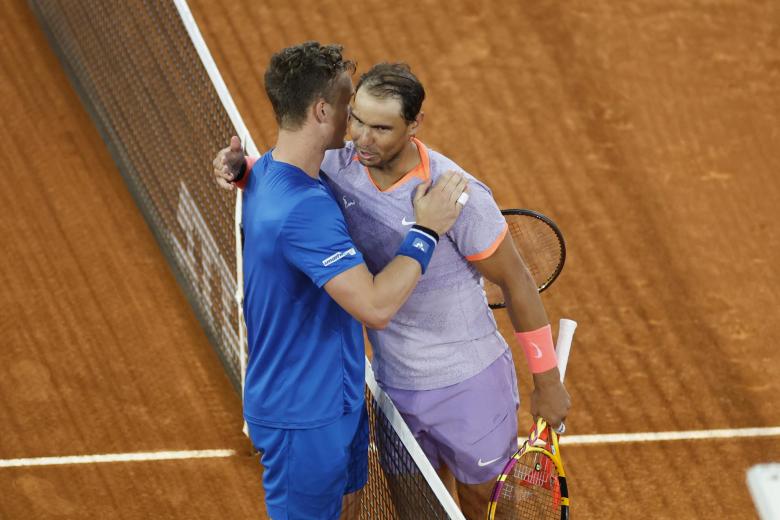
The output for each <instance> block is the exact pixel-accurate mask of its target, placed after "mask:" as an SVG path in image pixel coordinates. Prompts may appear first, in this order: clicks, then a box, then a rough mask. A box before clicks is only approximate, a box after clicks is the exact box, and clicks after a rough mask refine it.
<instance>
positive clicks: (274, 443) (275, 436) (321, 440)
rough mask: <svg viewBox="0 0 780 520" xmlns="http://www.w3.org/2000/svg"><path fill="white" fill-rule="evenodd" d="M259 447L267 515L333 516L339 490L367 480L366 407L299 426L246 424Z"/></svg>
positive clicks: (278, 518) (279, 519) (289, 518)
mask: <svg viewBox="0 0 780 520" xmlns="http://www.w3.org/2000/svg"><path fill="white" fill-rule="evenodd" d="M249 437H250V438H251V439H252V444H254V446H255V448H257V449H258V450H259V451H260V452H261V453H262V455H261V459H260V461H261V463H262V464H263V468H264V471H263V489H265V504H266V508H267V509H268V516H269V517H271V518H272V519H273V520H293V519H304V518H306V519H311V518H322V519H331V518H333V519H337V518H338V517H339V514H340V513H341V501H342V498H343V497H344V495H347V494H349V493H353V492H355V491H358V490H359V489H361V488H362V487H363V486H365V484H366V481H367V480H368V418H367V415H366V407H365V406H361V407H360V409H358V410H356V411H354V412H352V413H350V414H347V415H343V416H341V418H339V419H338V420H336V421H334V422H332V423H330V424H327V425H325V426H320V427H318V428H311V429H305V430H286V429H279V428H266V427H264V426H259V425H256V424H249Z"/></svg>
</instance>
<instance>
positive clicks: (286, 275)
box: [243, 151, 365, 429]
mask: <svg viewBox="0 0 780 520" xmlns="http://www.w3.org/2000/svg"><path fill="white" fill-rule="evenodd" d="M243 197H244V198H243V228H244V236H245V242H244V243H245V246H244V291H245V295H244V317H245V319H246V325H247V335H248V338H247V339H248V343H249V360H248V364H247V371H246V381H245V385H244V417H245V418H246V420H247V422H249V423H252V424H257V425H260V426H265V427H272V428H291V429H295V428H316V427H318V426H322V425H325V424H328V423H330V422H333V421H335V420H336V419H338V418H339V417H341V416H342V415H344V414H346V413H350V412H353V411H355V410H357V408H358V407H360V406H363V403H364V393H363V392H364V377H365V361H364V343H363V330H362V326H361V325H360V323H359V322H358V321H357V320H355V319H354V318H353V317H352V316H350V315H349V314H348V313H347V312H346V311H345V310H344V309H342V308H341V307H340V306H339V305H338V304H337V303H336V302H335V301H334V300H333V299H332V298H331V297H330V295H328V293H327V292H326V291H325V290H324V289H323V288H322V286H323V285H325V284H326V283H327V282H328V280H330V279H331V278H333V277H334V276H336V275H337V274H339V273H342V272H344V271H346V270H347V269H350V268H352V267H355V266H357V265H360V264H361V263H363V256H362V255H361V254H360V252H359V251H358V250H357V248H356V247H355V244H353V243H352V239H351V238H350V236H349V234H348V233H347V224H346V222H345V220H344V216H343V215H342V213H341V210H340V209H339V206H338V204H337V203H336V200H335V199H334V197H333V194H332V193H331V192H330V189H329V188H328V187H327V186H326V185H325V184H324V183H322V182H320V181H319V180H317V179H313V178H311V177H309V176H308V175H307V174H306V173H305V172H304V171H303V170H301V169H300V168H297V167H295V166H292V165H290V164H287V163H283V162H279V161H275V160H274V159H273V157H272V156H271V152H270V151H269V152H267V153H266V154H265V155H263V156H262V157H261V158H260V159H259V160H258V161H257V163H255V165H254V167H253V169H252V172H251V176H250V178H249V181H248V183H247V186H246V188H245V189H244V195H243Z"/></svg>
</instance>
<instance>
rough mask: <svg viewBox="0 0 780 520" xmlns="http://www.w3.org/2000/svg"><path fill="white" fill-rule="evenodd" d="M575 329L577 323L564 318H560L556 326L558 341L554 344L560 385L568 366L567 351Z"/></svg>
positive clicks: (569, 348)
mask: <svg viewBox="0 0 780 520" xmlns="http://www.w3.org/2000/svg"><path fill="white" fill-rule="evenodd" d="M576 328H577V322H576V321H574V320H569V319H566V318H561V321H560V323H559V325H558V341H557V342H556V344H555V353H556V354H557V356H558V371H559V372H560V373H561V383H563V377H564V376H565V375H566V365H568V364H569V351H570V350H571V342H572V339H573V338H574V329H576Z"/></svg>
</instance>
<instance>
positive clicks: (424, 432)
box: [385, 349, 520, 484]
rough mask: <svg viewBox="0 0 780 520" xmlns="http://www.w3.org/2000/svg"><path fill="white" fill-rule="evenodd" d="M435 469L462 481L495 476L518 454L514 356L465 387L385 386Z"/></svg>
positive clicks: (508, 355)
mask: <svg viewBox="0 0 780 520" xmlns="http://www.w3.org/2000/svg"><path fill="white" fill-rule="evenodd" d="M385 391H386V392H387V394H388V395H389V396H390V398H391V399H392V400H393V403H395V405H396V407H397V408H398V411H399V412H401V415H402V416H403V418H404V419H405V420H406V423H407V424H408V425H409V429H410V430H411V431H412V434H413V435H414V437H415V438H416V439H417V442H419V443H420V447H421V448H422V450H423V452H425V455H426V456H427V457H428V460H430V461H431V465H432V466H433V467H434V468H436V469H438V468H439V467H440V466H441V464H442V463H444V464H446V465H447V467H448V468H449V469H450V470H451V471H452V473H453V474H454V475H455V479H456V480H457V481H458V482H462V483H464V484H481V483H483V482H488V481H490V480H493V479H495V478H496V476H497V475H498V474H499V473H501V470H502V469H503V468H504V465H505V464H506V463H507V461H508V460H509V458H510V457H511V456H512V454H513V453H514V452H515V451H516V450H517V409H518V407H519V405H520V398H519V395H518V392H517V378H516V375H515V365H514V362H513V361H512V353H511V352H510V351H509V349H507V350H506V351H505V352H504V353H503V354H502V355H501V356H499V357H498V359H496V360H495V361H494V362H493V363H492V364H491V365H490V366H488V367H487V368H486V369H484V370H483V371H482V372H479V373H478V374H476V375H475V376H472V377H470V378H469V379H466V380H465V381H461V382H460V383H457V384H454V385H452V386H448V387H445V388H437V389H435V390H399V389H396V388H385Z"/></svg>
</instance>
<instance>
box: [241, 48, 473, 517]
mask: <svg viewBox="0 0 780 520" xmlns="http://www.w3.org/2000/svg"><path fill="white" fill-rule="evenodd" d="M354 71H355V65H354V63H353V62H351V61H349V60H346V59H344V58H343V57H342V54H341V47H340V46H337V45H320V44H319V43H317V42H307V43H304V44H301V45H296V46H293V47H289V48H286V49H283V50H282V51H280V52H278V53H277V54H275V55H274V56H273V57H272V58H271V62H270V65H269V67H268V69H267V70H266V73H265V88H266V92H267V94H268V97H269V98H270V100H271V104H272V105H273V108H274V112H275V115H276V119H277V122H278V124H279V134H278V138H277V141H276V146H275V147H274V148H272V149H271V150H270V151H269V152H267V153H266V154H265V155H263V157H262V158H261V159H260V160H258V161H257V163H256V164H255V165H254V167H253V169H252V174H251V175H250V176H248V179H247V184H246V186H245V191H244V201H243V202H244V205H243V208H244V214H243V227H244V233H245V237H246V241H245V243H246V247H245V250H244V273H245V299H244V316H245V318H246V324H247V332H248V342H249V360H248V366H247V373H246V383H245V388H244V416H245V418H246V421H247V423H248V425H249V433H250V437H251V439H252V442H253V443H254V445H255V447H256V448H257V449H258V450H260V451H261V452H262V464H263V466H264V468H265V470H264V474H263V487H264V489H265V500H266V506H267V509H268V514H269V515H270V516H271V518H273V519H274V520H285V519H303V518H307V519H310V518H318V519H319V518H322V519H331V518H334V519H335V518H338V517H339V514H340V512H341V510H342V501H343V498H344V497H347V495H350V494H351V493H353V492H355V491H357V490H359V489H361V488H362V487H363V486H364V485H365V482H366V479H367V449H368V423H367V418H366V411H365V403H364V357H363V356H364V344H363V333H362V327H361V324H360V322H362V323H365V324H366V325H367V326H368V327H371V328H374V329H377V328H383V327H384V326H385V325H386V324H387V323H388V322H389V320H390V318H391V317H392V316H393V315H394V314H395V312H396V311H397V310H398V309H399V308H400V307H401V305H402V304H403V303H404V302H405V301H406V299H407V297H408V296H409V295H410V294H411V292H412V290H413V289H414V286H415V284H416V283H417V280H418V279H419V277H420V275H421V274H422V273H424V272H425V269H426V267H427V265H428V262H429V261H430V259H431V256H432V254H433V251H434V249H435V248H436V244H437V241H438V237H439V235H441V234H443V233H445V232H446V231H447V230H448V229H449V228H450V227H451V226H452V224H453V223H454V222H455V220H456V218H457V217H458V215H459V213H460V210H461V208H462V203H465V197H461V194H462V193H463V192H464V190H465V189H466V182H467V181H466V179H465V178H464V177H463V176H462V175H460V174H458V173H456V172H448V173H447V174H445V175H444V176H442V178H441V179H439V180H438V181H437V183H436V184H435V185H433V186H431V184H430V182H428V183H424V184H422V185H421V186H420V188H418V189H417V191H416V192H415V193H414V209H415V221H416V222H417V224H416V225H414V226H413V227H412V228H411V229H410V230H409V232H408V234H407V236H406V238H405V240H404V241H403V243H402V244H401V246H400V248H399V249H398V252H397V254H396V256H395V259H394V260H393V261H391V262H390V263H389V264H388V265H387V266H386V267H385V268H384V269H383V270H382V271H381V272H380V273H378V274H377V275H372V274H371V272H370V271H369V270H368V268H367V267H366V265H365V264H364V262H363V257H362V255H361V253H360V251H358V249H357V248H356V247H355V245H354V244H353V243H352V239H351V238H350V236H349V234H348V233H347V225H346V223H345V220H344V216H343V215H342V213H341V209H340V207H339V205H338V203H337V202H336V200H335V199H334V196H333V194H332V193H331V192H330V190H329V188H328V187H327V186H326V185H325V184H324V183H323V182H322V181H321V180H320V178H319V174H320V164H321V163H322V161H323V157H324V154H325V151H326V150H328V149H333V148H341V147H342V146H343V145H344V134H345V132H346V125H347V106H348V104H349V101H350V97H351V96H352V93H353V85H352V78H351V76H352V74H354ZM243 173H244V172H242V174H243ZM459 200H460V201H461V202H458V201H459ZM355 502H356V501H355V500H354V497H352V500H350V499H349V498H347V499H346V501H344V504H345V510H346V508H347V507H350V508H351V509H354V510H356V509H357V507H354V506H356V505H357V504H355Z"/></svg>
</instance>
